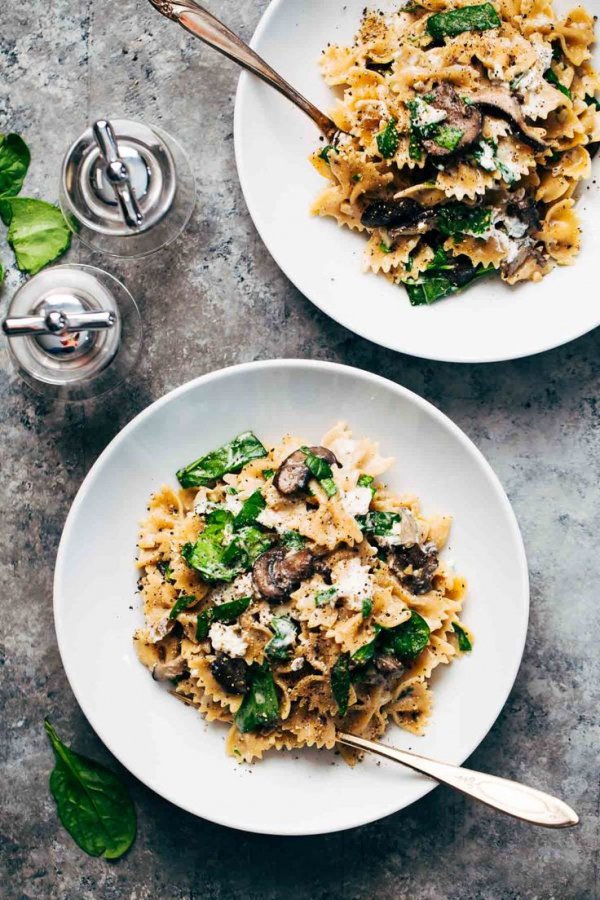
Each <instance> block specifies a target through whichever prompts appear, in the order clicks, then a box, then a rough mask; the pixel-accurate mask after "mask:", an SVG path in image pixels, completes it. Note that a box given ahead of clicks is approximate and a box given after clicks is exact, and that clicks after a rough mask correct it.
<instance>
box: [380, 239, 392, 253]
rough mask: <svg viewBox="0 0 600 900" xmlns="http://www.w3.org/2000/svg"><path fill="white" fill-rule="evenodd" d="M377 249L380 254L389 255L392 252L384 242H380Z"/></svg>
mask: <svg viewBox="0 0 600 900" xmlns="http://www.w3.org/2000/svg"><path fill="white" fill-rule="evenodd" d="M379 249H380V250H381V252H382V253H391V252H392V248H391V247H389V246H388V245H387V244H386V243H385V241H381V243H380V244H379Z"/></svg>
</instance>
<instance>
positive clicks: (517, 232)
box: [504, 216, 529, 238]
mask: <svg viewBox="0 0 600 900" xmlns="http://www.w3.org/2000/svg"><path fill="white" fill-rule="evenodd" d="M504 227H505V228H506V231H507V233H508V235H509V236H510V237H511V238H522V237H524V236H525V235H526V234H527V232H528V230H529V225H528V224H527V222H523V220H522V219H517V217H516V216H505V217H504Z"/></svg>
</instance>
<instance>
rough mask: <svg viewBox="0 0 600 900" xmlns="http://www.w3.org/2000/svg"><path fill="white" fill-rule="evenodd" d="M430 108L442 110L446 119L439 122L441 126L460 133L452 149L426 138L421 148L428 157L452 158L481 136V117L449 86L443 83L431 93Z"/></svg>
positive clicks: (476, 110)
mask: <svg viewBox="0 0 600 900" xmlns="http://www.w3.org/2000/svg"><path fill="white" fill-rule="evenodd" d="M432 94H433V97H432V99H431V101H430V103H431V106H433V107H435V108H436V109H443V110H444V112H445V113H446V118H445V119H444V120H443V122H440V125H441V126H446V127H447V128H456V129H457V130H458V131H461V132H462V136H461V138H460V141H459V142H458V144H456V146H454V147H452V149H448V148H447V147H443V146H441V145H440V144H438V143H436V141H435V138H434V137H431V138H427V139H426V140H424V141H423V147H424V148H425V150H426V151H427V153H429V155H430V156H434V157H442V156H452V155H453V154H455V153H459V152H460V151H461V150H464V149H465V148H466V147H470V146H471V144H474V143H475V141H476V140H477V139H478V138H479V136H480V135H481V128H482V126H483V116H482V115H481V113H480V111H479V110H478V109H477V107H476V106H471V105H470V104H468V103H465V101H464V100H463V99H462V97H461V96H460V95H459V94H458V93H457V91H456V90H455V89H454V88H453V87H452V85H451V84H448V83H447V82H443V83H442V84H438V86H437V87H435V88H434V89H433V91H432Z"/></svg>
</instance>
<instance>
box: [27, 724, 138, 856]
mask: <svg viewBox="0 0 600 900" xmlns="http://www.w3.org/2000/svg"><path fill="white" fill-rule="evenodd" d="M44 728H45V729H46V733H47V735H48V737H49V739H50V743H51V745H52V749H53V750H54V756H55V758H56V765H55V767H54V769H53V771H52V774H51V775H50V791H51V793H52V796H53V797H54V800H55V802H56V808H57V811H58V817H59V819H60V821H61V822H62V824H63V825H64V826H65V828H66V829H67V831H68V832H69V834H70V835H71V837H72V838H73V840H74V841H75V843H76V844H77V845H78V846H79V847H81V849H82V850H84V851H85V852H86V853H88V854H89V855H90V856H103V857H104V858H105V859H118V858H119V857H120V856H123V854H124V853H127V851H128V850H129V848H130V847H131V845H132V844H133V842H134V840H135V834H136V827H137V821H136V813H135V807H134V805H133V803H132V801H131V797H130V796H129V792H128V790H127V788H126V787H125V785H124V784H123V782H122V781H121V780H120V779H119V778H118V777H117V776H116V775H114V774H113V773H112V772H110V771H109V770H108V769H105V768H104V766H101V765H100V764H99V763H97V762H94V760H91V759H87V758H86V757H84V756H80V755H79V753H75V752H74V751H73V750H71V749H69V747H66V746H65V745H64V744H63V743H62V741H61V740H60V738H59V737H58V735H57V733H56V731H55V730H54V728H53V726H52V725H51V724H50V722H49V721H48V719H45V720H44Z"/></svg>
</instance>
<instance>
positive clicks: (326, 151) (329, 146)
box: [319, 144, 340, 163]
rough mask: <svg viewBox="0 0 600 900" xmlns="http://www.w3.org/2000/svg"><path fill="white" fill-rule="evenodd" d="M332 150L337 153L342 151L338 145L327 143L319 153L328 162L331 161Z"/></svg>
mask: <svg viewBox="0 0 600 900" xmlns="http://www.w3.org/2000/svg"><path fill="white" fill-rule="evenodd" d="M332 150H333V151H334V152H335V153H339V152H340V151H339V150H338V148H337V147H334V146H333V145H332V144H327V146H326V147H323V149H322V150H321V152H320V153H319V156H320V157H321V159H324V160H325V162H326V163H328V162H329V154H330V153H331V151H332Z"/></svg>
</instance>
